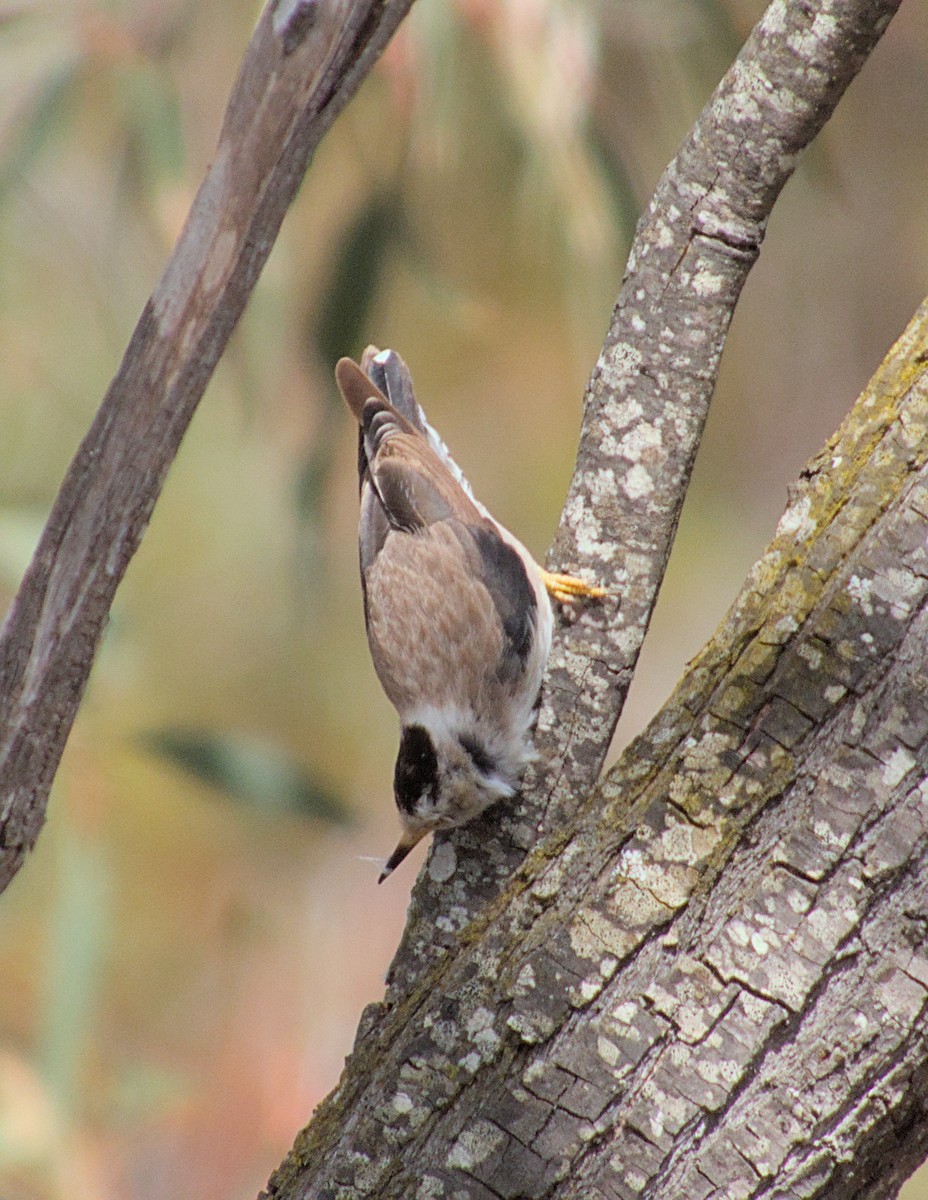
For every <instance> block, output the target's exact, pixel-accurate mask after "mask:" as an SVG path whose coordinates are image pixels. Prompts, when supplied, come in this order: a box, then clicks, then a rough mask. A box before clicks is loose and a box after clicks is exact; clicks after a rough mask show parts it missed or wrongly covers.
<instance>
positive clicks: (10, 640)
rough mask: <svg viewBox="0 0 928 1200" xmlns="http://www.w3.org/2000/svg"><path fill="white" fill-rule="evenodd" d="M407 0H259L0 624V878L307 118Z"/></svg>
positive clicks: (53, 758) (9, 870)
mask: <svg viewBox="0 0 928 1200" xmlns="http://www.w3.org/2000/svg"><path fill="white" fill-rule="evenodd" d="M411 3H412V0H270V2H269V3H268V4H267V6H266V8H265V10H264V12H263V14H262V16H261V19H260V21H259V22H258V26H257V29H256V30H255V34H254V37H253V38H252V40H251V43H250V45H249V47H248V51H247V53H246V55H245V58H244V60H243V62H242V65H241V68H240V70H239V74H238V78H237V80H236V83H235V86H234V88H233V91H232V95H231V97H230V100H229V105H228V108H227V110H226V115H225V120H224V123H223V128H222V133H221V135H220V138H219V145H218V148H217V151H216V157H215V159H214V161H213V164H212V166H211V167H210V170H209V174H208V175H207V177H206V179H205V180H204V182H203V184H202V186H201V188H200V190H199V192H198V193H197V197H196V200H195V201H194V204H193V207H192V209H191V211H190V214H189V216H188V218H187V223H186V225H185V226H184V230H183V232H182V234H181V236H180V239H179V241H178V244H177V246H176V248H175V250H174V253H173V256H172V257H171V260H170V262H169V264H168V267H167V269H166V271H165V273H164V275H163V276H162V278H161V281H160V282H159V284H158V286H157V288H156V289H155V291H154V293H153V295H152V297H151V299H150V300H149V302H148V304H147V305H146V306H145V309H144V311H143V313H142V316H141V318H140V319H139V323H138V325H137V326H136V329H135V332H134V333H133V335H132V340H131V341H130V343H129V346H128V349H127V350H126V353H125V356H124V358H123V361H122V363H121V365H120V367H119V370H118V372H117V374H116V377H115V378H114V379H113V382H112V383H111V384H110V387H109V390H108V391H107V394H106V396H105V398H104V400H103V403H102V405H101V407H100V410H99V412H98V413H97V416H96V419H95V420H94V422H93V425H92V426H91V428H90V431H89V432H88V434H87V436H86V437H85V439H84V441H83V443H82V444H81V447H80V449H79V450H78V453H77V456H76V457H75V459H74V461H73V462H72V464H71V466H70V469H69V470H68V473H67V476H66V477H65V480H64V483H63V484H62V487H61V491H60V492H59V494H58V498H57V500H56V501H55V505H54V508H53V510H52V513H51V516H50V517H49V519H48V523H47V524H46V526H45V530H44V532H43V534H42V538H41V541H40V543H39V546H38V549H37V550H36V553H35V557H34V558H33V560H32V563H31V564H30V566H29V569H28V571H27V573H26V576H25V578H24V579H23V582H22V585H21V587H20V589H19V592H18V594H17V596H16V598H15V600H14V602H13V605H12V608H11V610H10V612H9V614H8V616H7V619H6V623H5V625H4V629H3V633H2V637H0V891H2V890H3V888H4V887H5V886H6V885H7V883H8V882H9V881H10V879H11V878H12V876H13V875H14V874H15V873H16V871H17V870H18V869H19V867H20V865H21V864H22V861H23V858H24V857H25V855H26V853H27V852H28V850H29V849H30V848H31V847H32V845H33V843H34V842H35V839H36V837H37V836H38V833H39V830H40V829H41V827H42V823H43V821H44V819H45V806H46V801H47V798H48V792H49V788H50V787H51V784H52V780H53V778H54V775H55V771H56V770H57V768H58V762H59V759H60V758H61V752H62V750H63V748H64V744H65V741H66V739H67V736H68V733H69V731H70V729H71V724H72V722H73V720H74V716H75V713H76V712H77V708H78V705H79V703H80V700H81V696H82V695H83V692H84V687H85V684H86V682H87V677H88V675H89V673H90V668H91V666H92V664H93V660H94V655H95V653H96V649H97V645H98V643H99V640H100V635H101V633H102V631H103V627H104V625H105V623H106V619H107V616H108V614H109V610H110V605H111V604H112V601H113V596H114V594H115V591H116V588H117V586H118V584H119V582H120V580H121V579H122V577H123V574H124V573H125V570H126V567H127V566H128V563H129V560H130V558H131V557H132V555H133V553H134V552H135V550H136V548H137V547H138V544H139V541H140V540H141V537H142V534H143V532H144V530H145V527H146V525H147V523H148V519H149V517H150V516H151V512H152V509H153V507H154V504H155V501H156V500H157V498H158V495H159V493H160V491H161V487H162V484H163V482H164V478H165V475H166V474H167V470H168V468H169V466H170V465H171V462H172V461H173V458H174V455H175V454H176V452H177V449H178V446H179V445H180V441H181V438H182V437H183V435H184V433H185V431H186V429H187V426H188V424H189V422H190V419H191V417H192V416H193V413H194V410H195V409H196V406H197V404H198V403H199V400H200V397H201V396H202V394H203V391H204V389H205V387H206V384H207V382H208V381H209V378H210V376H211V375H212V373H213V369H214V367H215V366H216V363H217V361H218V360H219V356H220V355H221V354H222V351H223V349H224V347H225V344H226V342H227V341H228V339H229V335H230V334H231V332H232V330H233V328H234V327H235V324H236V322H237V320H238V318H239V316H240V315H241V313H242V310H243V309H244V307H245V304H246V302H247V300H248V297H249V296H250V295H251V290H252V288H253V287H254V284H255V281H256V280H257V277H258V274H259V273H260V271H261V268H262V267H263V265H264V263H265V260H266V259H267V256H268V254H269V253H270V250H271V247H272V245H273V244H274V239H275V238H276V236H277V232H278V230H279V228H280V224H281V221H282V220H283V218H284V214H285V213H286V211H287V208H288V206H289V204H290V202H291V200H292V199H293V197H294V195H295V193H296V190H297V188H298V187H299V185H300V182H301V180H302V178H303V174H304V172H305V170H306V167H307V165H308V163H309V160H310V158H311V157H312V154H313V152H314V151H315V149H316V146H317V145H318V144H319V141H320V139H321V138H322V136H323V134H324V133H325V132H326V130H327V129H328V128H329V126H330V125H331V124H332V121H333V120H334V119H335V117H336V116H337V115H338V113H339V112H340V111H341V110H342V108H344V106H345V104H346V103H347V101H348V100H349V99H350V97H351V96H352V95H353V94H354V93H355V91H356V90H357V88H358V85H359V84H360V82H361V80H362V79H363V78H364V77H365V75H366V74H367V73H368V71H370V69H371V67H372V66H373V64H374V62H375V61H376V60H377V58H378V56H379V54H380V52H381V51H382V49H383V47H384V46H385V45H386V43H387V41H388V40H389V38H390V36H391V34H392V33H393V31H394V30H395V29H396V27H397V25H398V24H399V22H400V21H401V19H402V18H403V16H404V15H405V14H406V12H407V11H408V9H409V7H410V5H411Z"/></svg>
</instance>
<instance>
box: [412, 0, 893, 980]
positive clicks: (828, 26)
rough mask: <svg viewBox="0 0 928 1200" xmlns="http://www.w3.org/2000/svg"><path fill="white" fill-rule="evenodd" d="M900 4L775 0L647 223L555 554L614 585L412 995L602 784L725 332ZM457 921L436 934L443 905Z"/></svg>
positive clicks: (473, 853)
mask: <svg viewBox="0 0 928 1200" xmlns="http://www.w3.org/2000/svg"><path fill="white" fill-rule="evenodd" d="M899 3H900V0H876V2H872V0H840V2H838V0H818V2H816V3H809V2H808V0H774V2H773V3H772V4H771V5H770V7H769V8H768V9H767V11H766V13H765V14H764V17H763V19H762V20H761V21H760V22H759V24H758V25H757V26H756V27H755V29H754V31H753V32H752V34H751V36H750V37H749V38H748V41H747V42H746V44H745V46H744V48H743V49H742V51H741V53H740V54H739V55H738V57H737V59H736V61H735V62H734V64H733V65H732V67H731V69H730V70H729V71H728V72H727V74H726V75H725V77H724V78H723V79H722V81H721V83H720V84H719V86H718V88H717V89H716V91H715V94H714V95H713V97H712V98H711V100H710V101H709V103H708V104H707V105H706V107H705V109H704V110H703V112H702V114H701V116H700V117H699V119H698V121H697V122H696V125H695V126H694V128H693V130H692V132H691V133H690V134H689V136H688V137H687V138H686V140H685V141H684V143H683V145H682V146H681V148H680V150H679V152H678V153H677V156H676V157H675V158H674V160H673V162H672V163H671V164H670V166H669V167H668V168H667V170H666V171H665V173H664V175H663V178H662V179H661V181H660V183H659V185H658V188H657V191H656V192H655V195H654V198H653V200H652V201H651V204H650V205H649V207H648V210H647V212H646V213H645V214H644V216H643V217H642V219H641V221H640V222H639V225H638V229H637V232H636V235H635V240H634V243H633V246H632V250H631V255H630V257H629V262H628V266H627V269H626V274H625V279H624V280H623V283H622V289H621V291H620V293H619V298H618V301H617V303H616V306H615V310H614V312H613V316H612V322H611V325H610V328H609V332H608V335H607V337H606V342H605V345H604V347H603V350H602V353H601V354H600V357H599V360H598V361H597V363H596V366H595V367H594V368H593V373H592V375H591V377H590V381H589V383H588V385H587V390H586V396H585V402H584V416H583V428H582V432H581V438H580V448H579V451H578V454H577V465H576V470H575V472H574V476H573V480H572V483H571V486H570V492H569V494H568V498H567V503H566V505H565V508H564V513H563V517H562V519H561V524H560V529H559V531H558V534H557V538H556V540H555V543H554V547H553V549H552V553H551V556H550V557H551V560H552V562H553V563H554V564H555V565H556V567H557V569H559V570H577V569H578V568H579V569H581V570H582V571H584V572H585V573H587V574H589V575H590V577H591V578H593V579H595V580H596V581H597V582H599V583H602V584H604V585H605V586H607V587H608V588H610V589H612V590H613V593H614V598H613V599H612V600H611V601H609V602H606V603H604V604H603V605H602V606H601V607H595V608H594V607H589V608H588V609H587V610H586V611H585V612H584V613H583V615H582V617H581V619H579V620H577V621H576V622H574V623H572V624H569V625H566V626H564V627H563V628H562V629H561V630H560V633H559V635H558V636H556V638H555V643H554V647H553V649H552V654H551V660H550V662H549V668H548V673H547V683H546V687H545V690H544V693H543V703H542V708H541V714H540V718H539V722H538V735H537V737H536V743H537V746H538V749H539V752H540V761H541V764H542V765H541V766H540V767H539V768H538V770H537V771H536V772H535V773H534V776H531V775H530V777H529V779H528V780H527V781H526V786H525V788H524V789H523V796H522V799H521V802H520V803H519V804H511V805H506V806H500V807H497V808H494V809H492V810H491V811H490V812H489V813H487V814H486V816H485V817H483V818H482V819H481V820H480V821H477V822H475V823H473V824H472V825H470V826H466V827H465V828H463V829H461V830H456V831H454V832H453V833H451V834H445V835H439V836H438V837H437V838H436V845H435V848H434V850H433V852H432V855H431V858H430V860H429V863H428V869H427V870H426V871H423V873H422V874H421V876H420V878H419V880H418V883H417V885H416V888H415V891H414V893H413V906H412V909H411V912H410V919H409V921H408V923H407V926H406V932H405V934H404V939H403V943H402V945H401V947H400V951H399V953H398V954H397V956H396V959H395V960H394V963H393V966H392V968H391V976H390V978H391V980H392V981H393V982H394V983H395V985H396V995H404V994H405V993H406V992H407V991H408V990H409V988H410V987H411V986H412V983H413V981H414V980H415V979H417V978H419V977H420V976H421V973H422V971H423V970H424V968H425V967H426V966H427V965H428V964H429V963H430V962H432V961H433V960H434V959H435V957H436V956H438V955H440V954H441V953H443V952H444V950H445V949H446V948H447V947H448V946H451V945H453V944H454V943H455V941H456V939H457V936H458V933H459V931H460V930H461V929H463V928H464V927H465V926H466V925H467V924H468V923H469V921H470V920H471V919H472V918H473V917H474V916H475V915H476V914H477V913H478V912H480V911H481V909H482V908H483V906H484V905H485V904H486V903H487V902H488V901H489V900H490V899H491V898H492V897H493V896H495V895H496V894H497V893H498V892H499V890H500V888H501V887H503V886H504V885H505V883H506V881H507V880H509V879H510V878H511V876H512V873H513V871H514V870H515V869H516V867H517V866H518V864H519V863H520V862H521V861H522V859H523V858H524V856H525V853H526V851H527V850H528V848H529V847H531V846H533V845H535V844H536V842H537V841H538V835H539V830H541V831H543V832H548V833H556V832H557V831H558V830H559V829H562V828H564V827H565V826H566V825H569V823H570V822H571V821H572V820H573V815H574V813H575V810H576V807H577V806H578V805H579V804H581V803H582V802H583V799H584V797H585V796H586V795H587V794H588V793H589V790H590V788H591V787H592V786H593V784H594V783H595V781H596V779H597V777H598V775H599V772H600V770H601V768H602V763H603V760H604V758H605V755H606V752H607V751H608V748H609V743H610V741H611V740H612V735H613V733H614V731H615V726H616V723H617V721H618V719H619V714H620V712H621V710H622V706H623V704H624V702H625V696H626V694H627V692H628V687H629V684H630V683H631V678H632V672H633V670H634V666H635V663H636V662H637V659H638V652H639V650H640V649H641V643H642V641H643V639H644V635H645V632H646V630H647V626H648V622H649V620H650V617H651V612H652V611H653V608H654V605H655V603H656V600H657V593H658V589H659V587H660V584H661V580H662V579H663V576H664V569H665V566H666V563H667V559H668V556H669V554H670V547H671V544H672V542H673V538H674V535H675V533H676V529H677V522H678V520H679V516H680V510H681V508H682V506H683V500H684V497H685V495H686V490H687V487H688V486H689V480H690V473H691V470H692V466H693V462H694V459H695V455H696V450H697V448H698V446H699V441H700V438H701V436H702V431H703V427H704V425H705V420H706V415H707V413H708V409H709V401H710V399H711V396H712V392H713V389H714V387H715V381H716V377H717V374H718V366H719V361H720V359H721V355H722V348H723V346H724V344H725V338H726V335H727V333H728V326H729V322H730V321H731V317H732V314H733V312H734V309H735V305H736V304H737V301H738V297H739V295H740V293H741V288H742V286H743V285H744V281H745V279H746V278H747V275H748V272H749V271H750V269H751V267H752V266H753V265H754V262H755V261H756V259H757V256H758V254H759V252H760V245H761V242H762V240H763V237H764V231H765V229H766V225H767V220H768V218H769V216H770V213H771V211H772V209H773V205H774V203H775V201H776V199H777V197H778V195H779V194H780V191H781V189H782V187H783V185H784V184H785V183H786V181H787V180H788V179H789V177H790V175H791V174H792V173H793V171H794V169H795V167H796V164H797V162H798V160H799V156H800V154H801V152H802V151H803V150H804V149H805V147H806V146H808V144H809V143H810V142H811V141H812V139H813V138H814V137H815V135H816V134H817V133H818V132H819V131H820V130H821V129H822V128H823V126H824V125H825V123H826V122H827V121H828V119H829V117H830V116H831V114H832V112H833V111H834V109H835V106H836V105H837V103H838V101H839V99H840V98H841V96H842V95H843V93H844V91H845V89H846V88H847V86H848V85H849V84H850V82H851V81H852V80H853V79H854V77H855V75H856V74H857V73H858V71H859V70H860V68H861V67H862V66H863V64H864V62H865V61H866V59H867V56H868V55H869V53H870V52H871V50H872V49H873V48H874V46H875V45H876V44H877V42H878V41H879V39H880V37H881V35H882V34H883V32H884V30H885V29H886V26H887V25H888V24H889V21H890V19H891V18H892V16H893V14H894V13H895V11H896V9H897V8H898V7H899ZM439 911H442V912H444V913H448V912H452V913H453V914H454V917H453V920H451V919H448V918H446V919H445V920H444V921H443V922H442V925H441V927H437V926H436V923H435V913H436V912H439Z"/></svg>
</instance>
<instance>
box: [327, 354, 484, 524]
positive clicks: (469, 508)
mask: <svg viewBox="0 0 928 1200" xmlns="http://www.w3.org/2000/svg"><path fill="white" fill-rule="evenodd" d="M335 376H336V379H337V381H338V386H339V389H340V390H341V393H342V395H343V396H344V398H345V403H346V404H347V405H348V407H349V408H350V409H351V412H352V414H353V415H354V418H355V420H356V421H357V422H358V425H359V427H360V439H361V440H360V447H359V468H360V474H361V487H362V491H363V488H364V485H365V483H366V482H367V481H368V480H369V481H370V484H371V487H372V488H373V490H374V492H375V493H376V496H377V499H378V500H379V501H380V504H381V506H382V508H383V512H384V515H385V517H386V519H387V522H388V525H389V526H390V527H392V528H393V529H398V530H402V531H403V532H406V533H415V532H420V531H421V530H423V529H426V528H428V526H429V525H433V524H434V523H435V522H436V521H443V520H447V519H448V518H449V517H454V518H456V519H458V520H461V521H464V522H465V523H468V524H471V523H476V524H481V523H484V522H486V521H487V518H486V517H484V515H483V514H482V513H481V512H480V511H479V509H478V508H477V506H476V505H475V504H474V501H473V500H472V498H471V497H470V496H468V494H467V493H466V492H465V491H464V489H463V488H462V487H461V485H460V484H459V483H458V481H457V480H456V479H455V478H454V476H453V475H452V474H451V473H450V472H449V471H448V469H447V467H446V466H445V464H444V463H443V462H442V460H441V459H440V458H439V457H438V455H437V454H436V453H435V451H434V450H433V449H432V447H431V446H430V445H429V442H428V441H427V439H426V437H425V436H424V434H423V433H422V432H421V431H420V430H419V429H418V428H417V427H416V425H414V424H413V423H412V422H411V421H410V420H408V419H407V418H406V417H405V416H404V415H403V414H402V413H401V412H399V411H398V410H397V409H396V408H394V407H393V405H392V404H391V403H390V401H389V400H388V399H387V398H386V396H384V394H383V393H382V392H381V391H380V389H379V388H378V387H377V386H376V384H375V383H374V382H373V381H372V380H371V379H370V378H368V376H367V375H366V374H365V373H364V371H363V370H362V369H361V368H360V367H359V366H358V364H357V363H355V362H353V361H352V360H351V359H350V358H343V359H341V360H340V361H339V363H338V366H337V367H336V369H335ZM362 459H363V461H362ZM362 505H363V498H362ZM381 544H382V542H381Z"/></svg>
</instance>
